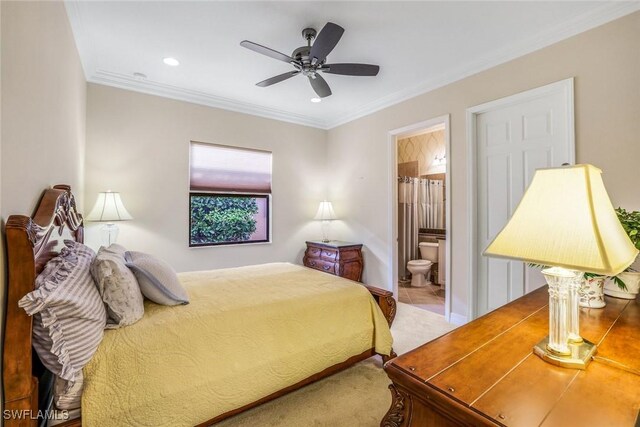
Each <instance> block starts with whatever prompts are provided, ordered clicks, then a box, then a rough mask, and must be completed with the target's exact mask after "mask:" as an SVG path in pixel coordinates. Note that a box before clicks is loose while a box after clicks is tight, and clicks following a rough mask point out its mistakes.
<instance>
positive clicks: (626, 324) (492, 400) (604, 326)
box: [381, 286, 640, 427]
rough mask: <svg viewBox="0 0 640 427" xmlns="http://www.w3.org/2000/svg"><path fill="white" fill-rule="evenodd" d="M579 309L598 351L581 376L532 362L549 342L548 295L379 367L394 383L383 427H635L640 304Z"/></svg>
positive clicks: (537, 294)
mask: <svg viewBox="0 0 640 427" xmlns="http://www.w3.org/2000/svg"><path fill="white" fill-rule="evenodd" d="M606 301H607V306H606V307H605V308H603V309H585V308H583V309H581V313H580V322H581V325H580V332H581V334H582V336H583V337H584V338H586V339H588V340H589V341H591V342H593V343H596V344H597V345H598V352H597V354H596V355H595V356H594V359H593V361H592V362H591V363H590V364H589V366H588V367H587V369H586V370H584V371H580V370H574V369H566V368H560V367H557V366H554V365H551V364H548V363H546V362H544V361H542V359H540V358H539V357H537V356H535V355H534V354H532V351H531V349H532V347H533V346H534V345H535V344H536V343H537V342H538V341H540V340H541V339H542V338H543V337H544V336H546V335H547V333H548V327H547V326H548V318H549V312H548V307H547V304H548V294H547V287H546V286H545V287H543V288H541V289H538V290H536V291H534V292H532V293H530V294H528V295H525V296H524V297H522V298H519V299H518V300H516V301H513V302H512V303H510V304H508V305H506V306H504V307H502V308H499V309H498V310H496V311H493V312H491V313H489V314H487V315H485V316H483V317H480V318H479V319H477V320H475V321H473V322H471V323H468V324H467V325H465V326H462V327H460V328H458V329H456V330H454V331H452V332H450V333H449V334H447V335H444V336H442V337H440V338H438V339H436V340H434V341H431V342H429V343H427V344H425V345H423V346H421V347H418V348H417V349H415V350H413V351H410V352H409V353H406V354H403V355H402V356H399V357H397V358H395V359H393V360H391V361H390V362H388V363H387V364H386V365H385V370H386V372H387V374H388V375H389V377H390V378H391V380H392V381H393V384H392V385H390V386H389V388H390V389H391V394H392V397H393V402H392V404H391V408H390V409H389V411H388V412H387V414H386V416H385V417H384V419H383V420H382V423H381V426H384V427H398V426H420V427H426V426H429V427H432V426H480V425H482V426H484V425H489V426H503V425H506V426H559V427H572V426H576V427H577V426H581V427H582V426H584V427H586V426H589V427H599V426H602V427H609V426H616V427H622V426H633V425H635V423H636V419H637V417H638V411H639V410H640V302H639V301H638V300H637V299H636V300H632V301H629V300H622V299H616V298H609V297H606Z"/></svg>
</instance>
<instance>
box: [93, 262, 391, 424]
mask: <svg viewBox="0 0 640 427" xmlns="http://www.w3.org/2000/svg"><path fill="white" fill-rule="evenodd" d="M179 278H180V281H181V282H182V283H183V284H184V285H185V287H186V289H187V292H188V293H189V297H190V300H191V303H190V304H188V305H184V306H175V307H165V306H160V305H156V304H154V303H151V302H149V301H147V302H145V315H144V317H143V318H142V319H141V320H140V321H139V322H137V323H136V324H134V325H131V326H127V327H124V328H121V329H116V330H108V331H105V335H104V340H103V342H102V343H101V344H100V347H99V348H98V351H97V353H96V354H95V356H94V357H93V359H92V360H91V362H90V363H89V364H88V365H87V366H86V367H85V368H84V377H85V380H84V387H85V388H84V392H83V395H82V420H83V425H84V426H85V427H95V426H110V427H111V426H192V425H195V424H198V423H201V422H204V421H207V420H209V419H211V418H213V417H215V416H217V415H219V414H222V413H224V412H227V411H230V410H232V409H235V408H239V407H241V406H244V405H246V404H248V403H251V402H254V401H256V400H258V399H260V398H262V397H264V396H267V395H269V394H271V393H273V392H275V391H277V390H280V389H282V388H284V387H286V386H289V385H292V384H295V383H297V382H298V381H300V380H302V379H304V378H307V377H309V376H310V375H312V374H315V373H317V372H320V371H322V370H323V369H325V368H327V367H329V366H332V365H335V364H336V363H339V362H342V361H344V360H346V359H348V358H349V357H351V356H354V355H356V354H360V353H362V352H363V351H365V350H367V349H370V348H372V347H375V349H376V351H377V352H378V353H381V354H389V352H390V350H391V343H392V338H391V333H390V332H389V327H388V326H387V322H386V320H385V318H384V316H383V315H382V312H381V311H380V309H379V307H378V305H377V304H376V302H375V301H374V300H373V298H372V297H371V295H370V294H369V292H368V291H367V289H366V288H365V287H363V286H361V285H359V284H357V283H355V282H351V281H349V280H345V279H342V278H339V277H336V276H331V275H329V274H325V273H321V272H318V271H314V270H310V269H307V268H304V267H300V266H296V265H293V264H287V263H274V264H264V265H255V266H249V267H241V268H230V269H223V270H213V271H203V272H190V273H181V274H179Z"/></svg>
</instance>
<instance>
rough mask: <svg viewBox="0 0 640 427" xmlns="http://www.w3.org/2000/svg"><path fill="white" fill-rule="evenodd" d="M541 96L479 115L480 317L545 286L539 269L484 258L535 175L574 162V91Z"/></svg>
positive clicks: (503, 104)
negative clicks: (541, 170)
mask: <svg viewBox="0 0 640 427" xmlns="http://www.w3.org/2000/svg"><path fill="white" fill-rule="evenodd" d="M551 86H554V85H551ZM567 90H570V91H571V93H570V94H568V93H567ZM540 92H541V91H540V90H539V89H538V90H533V91H530V92H525V93H522V94H518V95H515V96H513V97H510V98H506V99H504V100H499V101H496V102H494V103H492V104H494V105H496V107H495V108H491V109H489V110H488V111H485V112H482V113H479V114H477V115H476V143H477V174H478V175H477V185H478V188H477V191H478V213H477V214H478V218H477V221H478V222H477V224H478V228H477V233H478V236H477V242H478V249H479V252H480V253H479V254H478V260H477V266H478V291H477V307H476V310H477V311H476V312H477V315H482V314H484V313H487V312H488V311H491V310H494V309H496V308H498V307H500V306H502V305H504V304H506V303H508V302H509V301H512V300H514V299H516V298H518V297H520V296H522V295H524V294H526V293H528V292H531V291H532V290H534V289H537V288H539V287H540V286H542V285H544V283H545V281H544V278H543V277H542V275H541V274H540V272H539V271H538V270H537V269H532V268H529V267H527V266H525V265H524V263H522V262H519V261H508V260H503V259H495V258H487V257H484V256H482V254H481V252H482V251H483V250H484V249H485V248H486V247H487V246H488V245H489V243H491V241H492V240H493V239H494V237H495V236H496V234H497V233H498V232H499V231H500V230H501V229H502V227H504V225H505V224H506V223H507V221H508V220H509V218H510V217H511V214H512V213H513V212H514V210H515V208H516V207H517V206H518V203H519V202H520V199H521V198H522V195H523V194H524V191H525V189H526V188H527V186H528V185H529V183H530V182H531V179H532V178H533V174H534V172H535V170H536V169H538V168H545V167H556V166H561V165H562V164H563V163H572V162H573V161H574V158H575V145H574V141H573V129H572V127H573V117H572V115H573V85H572V84H571V85H569V88H567V87H566V86H563V85H559V87H558V88H557V89H556V90H552V91H542V92H543V93H540ZM528 94H529V95H530V96H527V95H528Z"/></svg>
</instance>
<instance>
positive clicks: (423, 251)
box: [407, 242, 438, 288]
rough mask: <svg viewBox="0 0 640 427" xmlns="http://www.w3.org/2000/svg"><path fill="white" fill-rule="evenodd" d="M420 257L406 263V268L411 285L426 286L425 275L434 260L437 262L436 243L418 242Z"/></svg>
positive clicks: (415, 286)
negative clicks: (409, 274) (409, 275)
mask: <svg viewBox="0 0 640 427" xmlns="http://www.w3.org/2000/svg"><path fill="white" fill-rule="evenodd" d="M418 246H419V248H420V258H422V259H416V260H413V261H409V262H408V263H407V270H409V272H410V273H411V287H413V288H421V287H424V286H427V276H428V274H429V272H430V271H431V266H432V265H433V263H434V262H438V243H432V242H420V243H419V245H418Z"/></svg>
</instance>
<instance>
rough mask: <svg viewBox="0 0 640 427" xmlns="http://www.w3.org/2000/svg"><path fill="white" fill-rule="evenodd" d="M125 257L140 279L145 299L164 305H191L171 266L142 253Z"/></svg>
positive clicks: (129, 253) (128, 265) (126, 254)
mask: <svg viewBox="0 0 640 427" xmlns="http://www.w3.org/2000/svg"><path fill="white" fill-rule="evenodd" d="M124 257H125V260H126V262H127V267H129V268H130V269H131V270H132V271H133V272H134V273H135V275H136V277H137V278H138V284H139V285H140V290H141V291H142V293H143V294H144V296H145V297H147V298H149V299H150V300H151V301H153V302H155V303H157V304H162V305H178V304H188V303H189V295H187V291H186V290H185V289H184V287H183V286H182V284H181V283H180V281H179V280H178V276H177V275H176V272H175V271H174V270H173V268H171V266H170V265H169V264H167V263H166V262H164V261H162V260H159V259H158V258H156V257H154V256H151V255H149V254H145V253H142V252H133V251H128V252H126V253H125V255H124Z"/></svg>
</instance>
